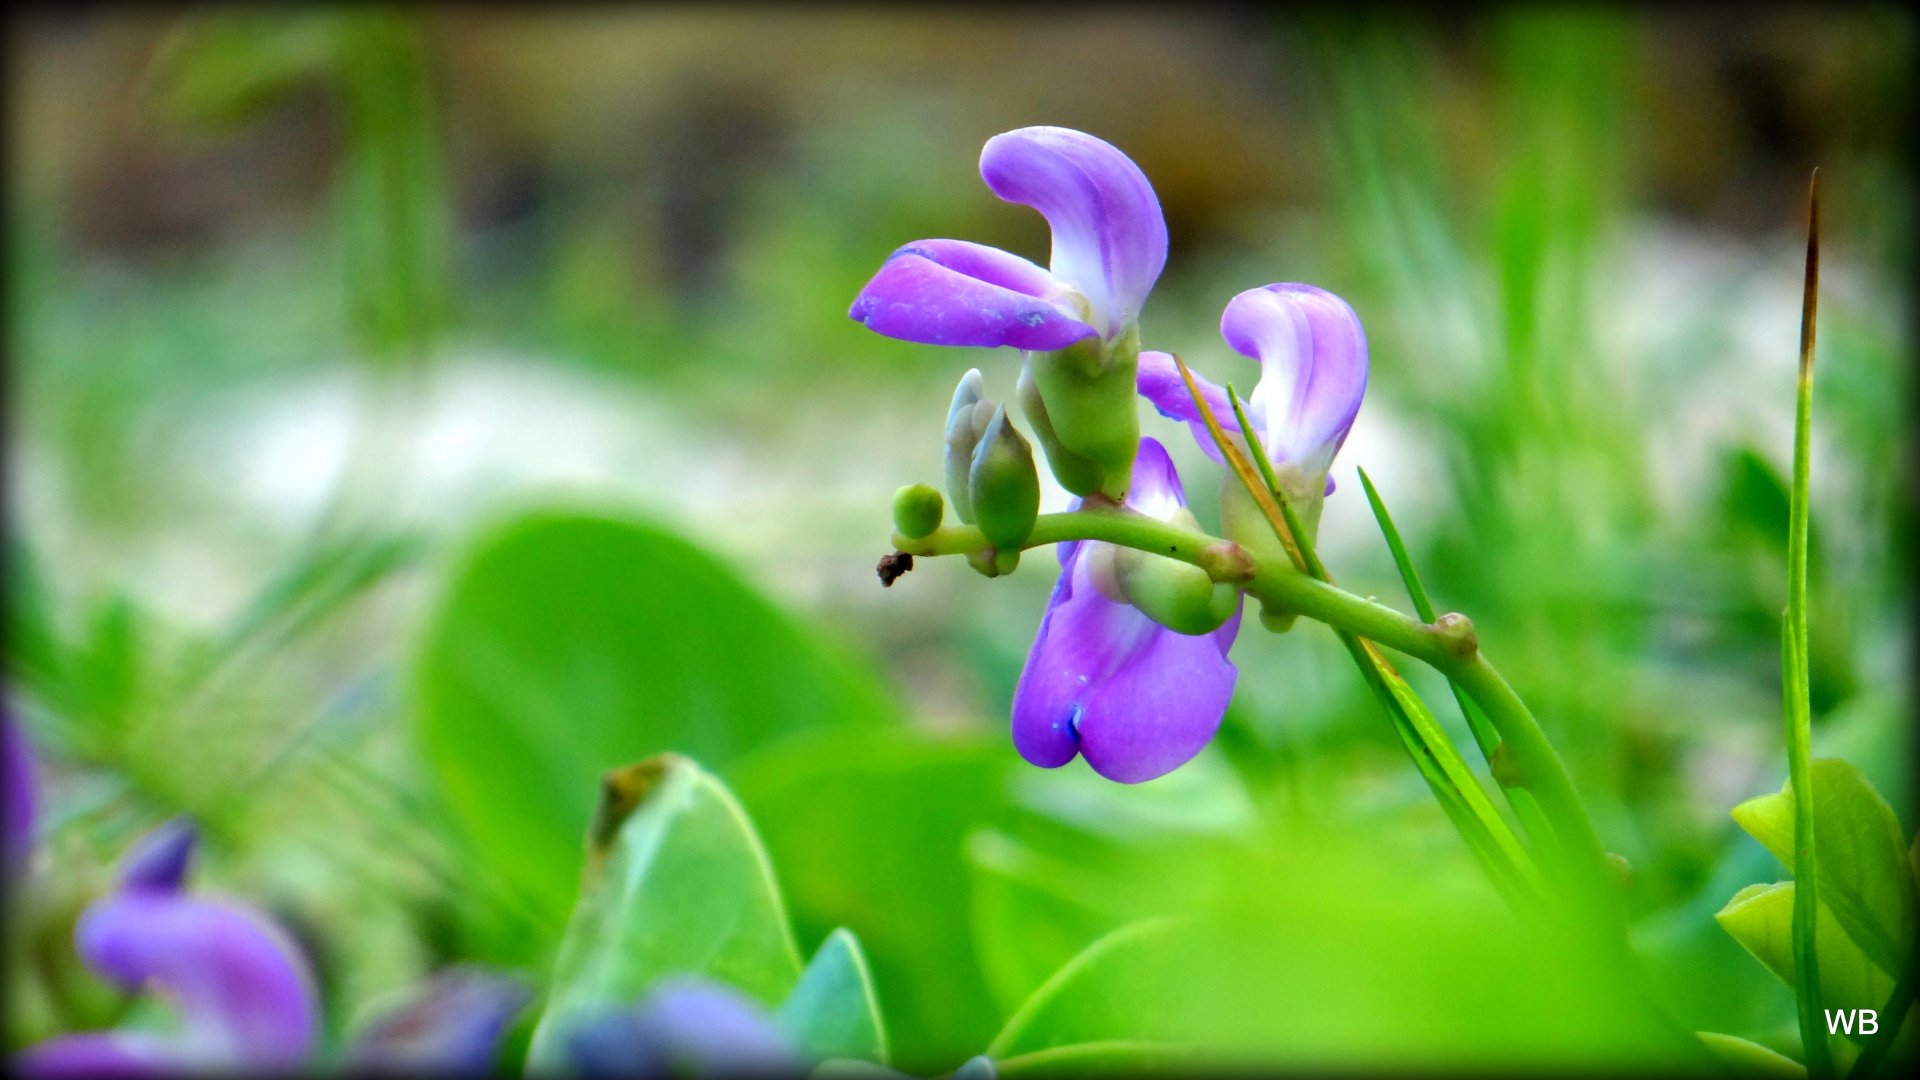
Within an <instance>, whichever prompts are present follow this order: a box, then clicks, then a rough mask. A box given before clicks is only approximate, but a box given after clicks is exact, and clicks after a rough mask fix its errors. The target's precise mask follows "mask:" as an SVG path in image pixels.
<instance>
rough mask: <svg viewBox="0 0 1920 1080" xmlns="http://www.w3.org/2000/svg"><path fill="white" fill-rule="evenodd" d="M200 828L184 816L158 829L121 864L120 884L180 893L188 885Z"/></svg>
mask: <svg viewBox="0 0 1920 1080" xmlns="http://www.w3.org/2000/svg"><path fill="white" fill-rule="evenodd" d="M199 839H200V830H199V829H197V828H195V827H194V824H193V822H192V821H191V820H190V819H188V818H184V817H178V818H174V819H173V820H171V821H168V822H166V823H165V824H163V825H161V826H160V827H159V828H156V829H154V830H153V831H152V832H150V833H148V834H147V835H146V836H144V837H142V838H141V839H140V840H139V841H138V842H136V843H135V844H134V845H133V847H132V848H131V849H129V850H128V852H127V854H126V857H125V858H124V859H122V860H121V863H120V887H121V888H123V889H147V890H153V891H157V892H169V893H177V892H179V891H180V890H181V888H182V887H184V886H185V884H186V880H187V869H188V867H189V866H191V865H192V862H193V852H194V848H195V847H196V846H197V845H198V842H199Z"/></svg>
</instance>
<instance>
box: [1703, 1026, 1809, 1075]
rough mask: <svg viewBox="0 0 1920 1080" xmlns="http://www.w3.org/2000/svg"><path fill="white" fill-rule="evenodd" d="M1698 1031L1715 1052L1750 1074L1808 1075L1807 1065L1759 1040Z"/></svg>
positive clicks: (1715, 1055)
mask: <svg viewBox="0 0 1920 1080" xmlns="http://www.w3.org/2000/svg"><path fill="white" fill-rule="evenodd" d="M1695 1034H1697V1035H1699V1036H1700V1041H1701V1042H1702V1043H1704V1044H1705V1045H1706V1047H1707V1049H1709V1050H1711V1051H1713V1056H1714V1057H1717V1058H1719V1059H1720V1060H1721V1061H1722V1062H1724V1063H1725V1064H1727V1065H1728V1066H1731V1067H1732V1068H1735V1069H1738V1070H1739V1071H1740V1072H1741V1073H1742V1074H1743V1075H1747V1076H1805V1075H1807V1067H1806V1066H1805V1065H1802V1064H1800V1063H1799V1062H1797V1061H1795V1060H1793V1059H1792V1058H1790V1057H1788V1056H1786V1055H1785V1054H1782V1053H1780V1052H1779V1051H1777V1050H1769V1049H1768V1048H1766V1047H1764V1046H1761V1045H1760V1044H1759V1043H1757V1042H1751V1041H1749V1040H1746V1039H1742V1038H1738V1037H1736V1036H1733V1035H1722V1034H1720V1033H1719V1032H1717V1031H1701V1032H1696V1033H1695Z"/></svg>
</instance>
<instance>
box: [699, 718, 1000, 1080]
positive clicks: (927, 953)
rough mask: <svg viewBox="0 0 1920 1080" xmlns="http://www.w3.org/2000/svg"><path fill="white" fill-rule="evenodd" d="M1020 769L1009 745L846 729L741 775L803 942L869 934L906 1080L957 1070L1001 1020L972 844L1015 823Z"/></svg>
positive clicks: (764, 757)
mask: <svg viewBox="0 0 1920 1080" xmlns="http://www.w3.org/2000/svg"><path fill="white" fill-rule="evenodd" d="M1017 762H1018V758H1017V757H1015V756H1014V755H1013V754H1012V752H1011V751H1010V750H1009V749H1008V748H1007V746H1006V744H1005V742H1004V741H1003V740H993V741H987V740H972V739H965V740H963V739H932V738H928V737H926V736H922V735H918V734H916V733H913V732H910V731H904V730H879V731H848V730H843V731H821V732H815V733H811V734H809V735H808V736H806V737H804V738H800V739H795V740H792V741H789V742H788V743H786V744H784V745H782V746H778V747H771V748H769V749H768V750H767V751H766V752H765V753H762V754H757V755H755V756H754V758H753V760H751V761H747V762H742V763H741V765H740V768H739V769H738V771H737V772H736V774H735V788H736V790H738V791H739V793H740V799H741V801H742V802H743V803H745V804H746V806H747V808H748V810H749V811H750V812H751V813H752V814H753V818H754V821H755V822H757V823H758V824H759V826H760V828H761V835H762V836H763V837H764V838H765V840H766V843H767V849H768V851H770V852H772V854H773V860H774V863H775V864H776V865H777V866H779V867H780V875H781V881H782V883H783V884H784V885H785V887H786V892H787V897H788V900H789V902H790V903H791V904H792V905H793V915H794V926H795V929H796V930H797V932H798V933H799V934H800V935H801V936H802V937H803V938H811V937H813V936H815V935H824V934H826V933H827V932H828V931H830V930H832V929H833V928H834V927H836V926H852V927H858V928H859V931H860V944H861V945H862V947H864V949H865V950H866V954H867V957H868V959H870V960H871V961H872V963H873V973H874V982H875V984H876V985H877V986H878V987H879V988H880V993H881V1005H882V1008H883V1010H884V1013H885V1015H886V1017H887V1020H888V1022H889V1024H890V1025H891V1034H892V1046H891V1049H892V1056H893V1060H894V1062H895V1064H896V1065H897V1066H898V1067H899V1068H901V1069H903V1070H905V1071H907V1072H910V1073H928V1072H933V1071H935V1070H939V1069H944V1068H950V1067H951V1066H952V1064H953V1062H955V1061H958V1060H962V1059H964V1058H965V1057H966V1056H967V1055H968V1054H971V1053H974V1052H976V1051H978V1050H979V1049H980V1047H981V1046H982V1045H983V1044H985V1042H986V1041H987V1039H988V1038H990V1037H991V1036H992V1034H993V1030H994V1028H995V1026H996V1025H997V1024H998V1023H999V1021H1000V1020H1001V1019H1002V1018H1003V1017H1004V1015H1005V1013H1004V1012H1002V1011H1001V1010H1000V1009H999V1008H997V1007H996V1006H995V1004H994V1001H993V997H992V995H991V994H990V993H989V992H988V990H987V986H986V984H985V982H984V981H983V980H982V978H981V975H980V971H979V968H978V966H977V964H976V962H975V959H974V951H973V941H972V937H971V935H970V934H969V933H968V898H967V891H968V887H969V886H968V883H969V877H968V870H967V863H966V856H965V851H964V840H965V838H966V836H967V835H968V834H970V833H972V832H974V831H976V830H977V829H979V828H982V827H989V826H996V825H1003V824H1004V823H1005V822H1006V821H1007V820H1008V818H1009V813H1010V811H1009V807H1008V805H1007V798H1006V792H1005V789H1006V775H1007V772H1008V770H1009V769H1010V768H1012V767H1013V766H1014V765H1015V764H1016V763H1017Z"/></svg>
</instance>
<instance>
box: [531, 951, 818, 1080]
mask: <svg viewBox="0 0 1920 1080" xmlns="http://www.w3.org/2000/svg"><path fill="white" fill-rule="evenodd" d="M566 1046H567V1059H568V1062H569V1063H570V1064H571V1066H572V1071H574V1072H575V1073H577V1074H578V1075H580V1076H583V1077H588V1078H590V1080H591V1078H598V1077H614V1076H640V1077H666V1076H714V1075H717V1076H736V1075H738V1076H765V1075H787V1074H792V1075H799V1074H801V1073H802V1072H804V1067H803V1065H804V1063H803V1061H802V1059H801V1058H800V1056H799V1055H798V1054H797V1053H796V1052H795V1051H794V1049H793V1047H792V1045H791V1044H790V1043H789V1042H788V1040H787V1037H786V1036H785V1035H782V1034H781V1033H780V1029H779V1028H778V1027H777V1026H775V1024H774V1022H773V1019H772V1018H771V1017H769V1016H768V1015H767V1014H766V1012H765V1011H764V1010H762V1009H761V1008H760V1006H759V1005H758V1004H756V1003H755V1002H754V1001H753V1000H752V999H751V998H748V997H747V996H746V995H744V994H742V993H740V992H739V991H737V990H734V989H732V988H730V987H727V986H723V985H721V984H720V983H717V982H714V981H712V980H710V979H705V978H700V977H697V976H691V975H681V976H674V977H671V978H667V979H663V980H661V981H660V982H659V983H657V984H655V985H654V987H653V989H652V990H651V991H649V992H648V994H647V996H646V997H645V998H643V999H641V1001H640V1003H639V1004H638V1005H635V1006H632V1007H629V1008H618V1009H609V1010H607V1011H605V1012H601V1013H599V1014H597V1015H595V1016H593V1017H591V1018H589V1019H587V1020H585V1021H584V1022H582V1023H580V1024H579V1025H577V1026H576V1027H574V1029H573V1030H572V1031H571V1032H570V1033H569V1034H568V1036H567V1041H566Z"/></svg>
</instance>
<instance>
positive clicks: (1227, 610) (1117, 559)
mask: <svg viewBox="0 0 1920 1080" xmlns="http://www.w3.org/2000/svg"><path fill="white" fill-rule="evenodd" d="M1167 520H1168V521H1169V522H1170V523H1172V524H1174V525H1178V526H1181V527H1183V528H1187V529H1192V530H1194V531H1196V532H1197V531H1199V529H1200V523H1199V522H1198V521H1196V520H1194V516H1193V514H1192V513H1191V512H1190V511H1188V510H1187V509H1185V508H1184V507H1182V508H1180V509H1177V510H1175V511H1174V512H1173V514H1172V516H1170V517H1169V518H1168V519H1167ZM1103 546H1110V545H1103ZM1103 569H1104V568H1103ZM1109 572H1110V573H1111V574H1112V582H1113V585H1112V587H1113V588H1114V589H1115V590H1116V591H1117V592H1119V593H1120V595H1121V597H1122V598H1124V599H1125V601H1126V602H1127V603H1129V604H1132V605H1133V606H1134V607H1135V608H1137V609H1138V610H1139V611H1140V612H1141V613H1143V614H1145V615H1146V616H1147V617H1148V618H1150V619H1152V620H1153V621H1154V622H1157V623H1159V624H1160V625H1161V626H1164V627H1166V628H1167V629H1169V630H1173V631H1176V632H1178V633H1182V634H1205V633H1208V632H1210V631H1213V630H1217V629H1219V628H1220V624H1222V623H1224V622H1226V621H1227V619H1228V617H1230V616H1231V615H1232V614H1233V611H1234V608H1235V607H1236V606H1237V605H1238V603H1239V596H1240V587H1239V586H1238V585H1234V584H1228V583H1225V582H1216V581H1214V580H1213V578H1211V577H1209V576H1208V574H1207V572H1206V571H1205V570H1202V569H1201V568H1199V567H1198V566H1194V565H1193V564H1191V563H1184V562H1181V561H1180V560H1178V559H1170V558H1168V557H1166V556H1165V555H1154V554H1150V553H1148V552H1145V551H1140V550H1138V549H1135V548H1123V547H1115V548H1114V549H1113V555H1112V561H1111V570H1110V571H1109ZM1096 587H1097V586H1096ZM1101 591H1102V592H1105V591H1106V590H1105V589H1102V590H1101Z"/></svg>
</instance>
